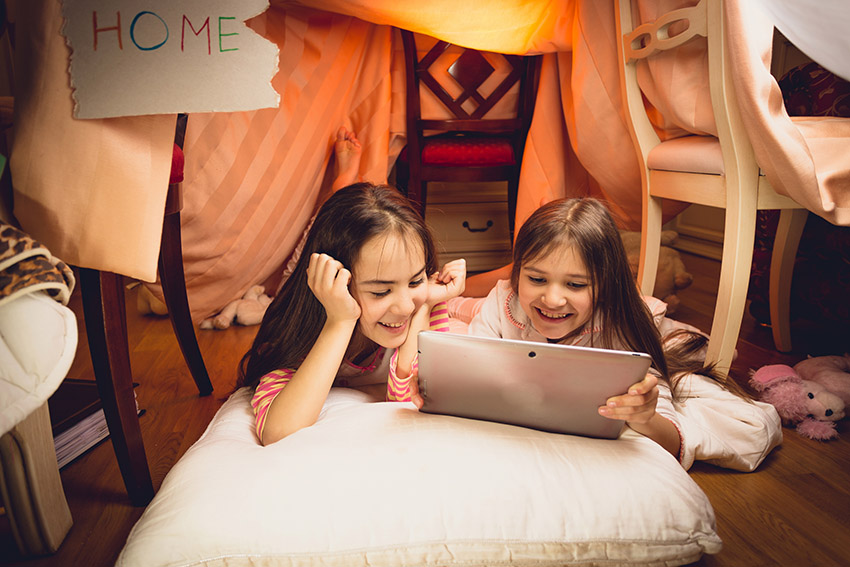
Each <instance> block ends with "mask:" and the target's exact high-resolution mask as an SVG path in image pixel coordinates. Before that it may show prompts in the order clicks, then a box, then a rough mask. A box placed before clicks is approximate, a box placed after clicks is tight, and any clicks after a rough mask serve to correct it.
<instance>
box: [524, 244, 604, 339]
mask: <svg viewBox="0 0 850 567" xmlns="http://www.w3.org/2000/svg"><path fill="white" fill-rule="evenodd" d="M517 297H518V299H519V303H520V306H521V307H522V309H523V311H524V312H525V314H526V315H527V316H528V318H529V319H530V320H531V325H532V326H533V327H534V328H535V329H536V330H537V331H538V332H539V333H540V334H541V335H543V336H544V337H546V338H547V339H554V340H560V339H563V338H564V337H567V336H568V335H571V334H573V333H576V332H579V331H581V329H583V328H584V326H585V324H586V323H587V322H588V321H590V317H591V314H592V311H593V297H592V294H591V288H590V275H589V274H588V271H587V267H586V266H585V265H584V262H583V261H582V259H581V258H580V257H579V255H578V254H576V253H575V249H574V248H573V247H572V246H570V247H568V248H564V249H562V250H556V251H554V252H550V253H548V254H544V255H542V256H540V257H538V258H535V259H533V260H532V261H530V262H527V263H525V264H523V266H522V267H521V268H520V276H519V285H518V290H517Z"/></svg>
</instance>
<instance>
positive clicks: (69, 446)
mask: <svg viewBox="0 0 850 567" xmlns="http://www.w3.org/2000/svg"><path fill="white" fill-rule="evenodd" d="M133 385H134V386H136V385H137V384H133ZM47 404H48V407H49V409H50V422H51V425H52V426H53V444H54V446H55V448H56V460H57V461H58V462H59V468H60V469H62V468H64V467H65V466H66V465H68V464H69V463H71V462H72V461H74V460H75V459H76V458H77V457H79V456H80V455H82V454H83V453H85V452H86V451H88V450H89V449H91V448H92V447H94V446H95V445H97V444H99V443H100V442H101V441H103V440H104V439H106V438H107V437H109V428H108V427H107V426H106V416H104V414H103V407H102V406H101V403H100V396H99V395H98V392H97V384H96V383H95V382H94V381H92V380H75V379H71V378H66V379H65V380H63V382H62V384H61V385H60V386H59V388H58V389H57V390H56V392H54V394H53V395H52V396H51V397H50V399H49V400H48V401H47ZM136 411H137V412H138V411H139V402H138V399H137V400H136ZM142 413H143V412H139V415H141V414H142Z"/></svg>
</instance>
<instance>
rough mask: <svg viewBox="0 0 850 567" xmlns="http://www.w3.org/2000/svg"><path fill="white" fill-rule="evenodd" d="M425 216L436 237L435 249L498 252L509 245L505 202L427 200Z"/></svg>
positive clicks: (507, 248) (443, 250) (506, 205)
mask: <svg viewBox="0 0 850 567" xmlns="http://www.w3.org/2000/svg"><path fill="white" fill-rule="evenodd" d="M425 219H426V220H427V222H428V225H429V226H430V227H431V230H432V231H433V232H434V237H435V238H436V239H437V248H438V249H437V251H438V252H440V253H442V252H449V253H454V252H500V251H505V250H510V249H511V239H510V232H509V230H508V204H507V203H506V202H504V201H499V202H492V203H444V204H437V203H433V204H432V203H429V204H428V205H427V207H426V209H425Z"/></svg>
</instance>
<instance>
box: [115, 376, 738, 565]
mask: <svg viewBox="0 0 850 567" xmlns="http://www.w3.org/2000/svg"><path fill="white" fill-rule="evenodd" d="M249 397H250V394H249V392H248V391H247V390H245V389H243V390H239V391H237V392H236V393H235V394H233V396H231V398H230V399H229V400H228V401H227V402H226V403H225V404H224V406H223V407H222V408H221V409H220V411H219V412H218V414H217V415H216V416H215V418H214V419H213V421H212V423H211V424H210V425H209V427H208V429H207V431H206V432H205V433H204V435H203V436H202V437H201V439H199V440H198V442H197V443H195V445H194V446H192V447H191V448H190V449H189V451H188V452H187V453H186V454H185V455H184V456H183V458H181V459H180V461H178V462H177V464H176V465H175V466H174V468H173V469H172V470H171V471H170V472H169V473H168V475H167V476H166V478H165V480H164V481H163V484H162V487H161V488H160V490H159V492H158V494H157V495H156V497H155V498H154V500H153V501H152V502H151V504H150V505H149V506H148V508H147V510H145V512H144V514H143V515H142V517H141V518H140V520H139V521H138V523H137V524H136V525H135V527H134V528H133V530H132V531H131V532H130V535H129V537H128V540H127V543H126V546H125V547H124V549H123V550H122V552H121V555H120V556H119V558H118V562H117V565H119V566H121V567H133V566H140V567H141V566H144V567H159V566H166V565H168V566H177V565H180V566H189V565H205V566H227V567H234V566H240V565H254V566H258V565H262V566H266V565H287V566H289V565H292V566H296V565H297V566H302V565H323V566H328V565H331V566H337V565H339V566H347V567H348V566H360V565H362V566H367V565H368V566H370V567H377V566H382V565H386V566H394V567H399V566H406V565H464V566H470V565H535V566H545V565H570V564H581V565H588V564H594V562H600V563H603V564H605V565H681V564H685V563H691V562H693V561H696V560H698V559H699V557H700V556H701V555H702V554H703V553H717V552H718V551H719V550H720V548H721V542H720V539H719V537H718V536H717V533H716V531H715V521H714V512H713V510H712V508H711V505H710V503H709V501H708V499H707V498H706V496H705V494H704V493H703V492H702V491H701V490H700V488H699V487H698V486H697V485H696V484H695V483H694V482H693V481H692V480H691V478H690V477H689V476H688V474H687V473H686V472H685V471H684V470H683V469H682V467H681V466H680V465H679V464H678V463H677V462H676V460H675V459H674V458H673V457H672V456H671V455H670V454H668V453H667V452H666V451H664V449H662V448H661V447H660V446H658V445H656V444H655V443H653V442H652V441H650V440H648V439H646V438H644V437H642V436H640V435H637V434H635V433H632V432H627V433H625V434H624V435H623V436H622V437H621V438H620V439H618V440H614V441H607V440H599V439H586V438H581V437H573V436H567V435H557V434H551V433H543V432H539V431H533V430H530V429H525V428H521V427H514V426H508V425H501V424H495V423H489V422H483V421H474V420H466V419H461V418H454V417H447V416H437V415H428V414H423V413H419V412H417V411H416V410H415V408H414V407H413V405H412V404H407V403H386V402H379V403H369V402H370V400H369V399H368V397H367V396H366V395H365V394H363V393H361V392H357V391H354V390H347V389H333V390H332V391H331V394H330V396H329V398H328V401H327V403H326V404H325V408H324V409H323V411H322V415H321V416H320V418H319V420H318V422H317V423H316V424H315V425H314V426H312V427H308V428H306V429H303V430H301V431H299V432H298V433H296V434H294V435H291V436H289V437H287V438H286V439H284V440H282V441H280V442H278V443H275V444H274V445H271V446H268V447H262V446H261V445H260V444H259V443H258V441H257V439H256V435H255V433H254V430H253V416H252V413H251V409H250V406H249Z"/></svg>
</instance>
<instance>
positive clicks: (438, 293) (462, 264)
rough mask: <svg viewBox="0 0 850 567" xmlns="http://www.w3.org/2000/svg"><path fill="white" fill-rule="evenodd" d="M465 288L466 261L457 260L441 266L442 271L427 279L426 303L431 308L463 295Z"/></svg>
mask: <svg viewBox="0 0 850 567" xmlns="http://www.w3.org/2000/svg"><path fill="white" fill-rule="evenodd" d="M465 287H466V260H464V259H463V258H459V259H457V260H453V261H451V262H449V263H448V264H446V265H445V266H443V269H442V271H440V272H437V273H436V274H432V275H431V277H430V278H428V299H427V301H426V303H427V304H428V306H429V307H433V306H435V305H437V304H438V303H440V302H441V301H448V300H449V299H451V298H453V297H457V296H459V295H460V294H461V293H463V290H464V288H465Z"/></svg>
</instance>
